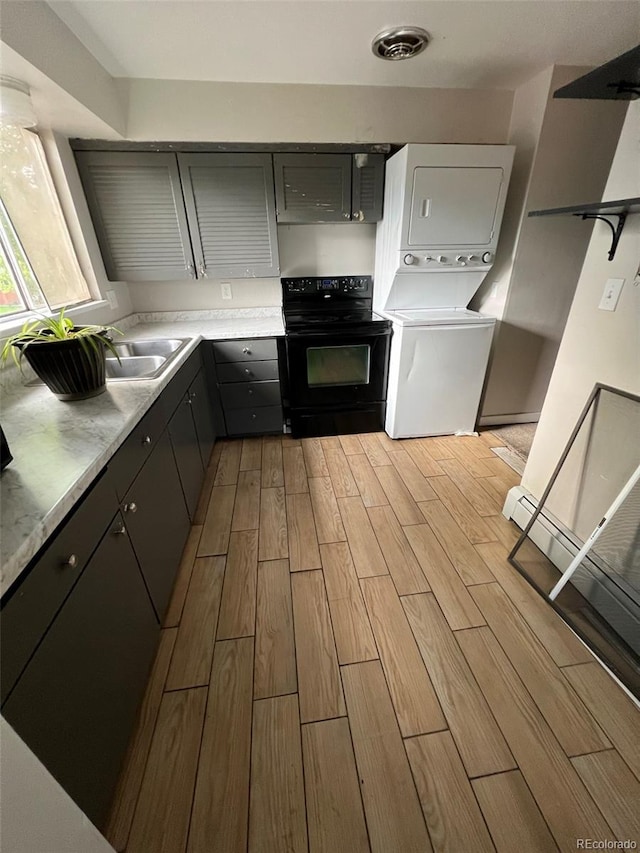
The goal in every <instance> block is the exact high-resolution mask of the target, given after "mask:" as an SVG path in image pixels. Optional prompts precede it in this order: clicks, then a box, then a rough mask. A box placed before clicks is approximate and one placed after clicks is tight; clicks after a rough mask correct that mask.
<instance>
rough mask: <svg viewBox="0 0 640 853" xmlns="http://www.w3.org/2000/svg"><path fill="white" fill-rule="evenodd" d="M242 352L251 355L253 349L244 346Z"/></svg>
mask: <svg viewBox="0 0 640 853" xmlns="http://www.w3.org/2000/svg"><path fill="white" fill-rule="evenodd" d="M242 352H243V353H244V354H245V355H251V350H250V349H249V347H242Z"/></svg>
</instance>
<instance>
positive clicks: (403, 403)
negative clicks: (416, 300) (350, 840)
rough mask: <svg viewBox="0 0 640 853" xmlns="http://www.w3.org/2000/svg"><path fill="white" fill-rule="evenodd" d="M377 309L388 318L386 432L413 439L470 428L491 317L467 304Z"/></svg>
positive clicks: (477, 401)
mask: <svg viewBox="0 0 640 853" xmlns="http://www.w3.org/2000/svg"><path fill="white" fill-rule="evenodd" d="M380 313H382V314H383V315H384V316H386V317H388V318H389V319H390V320H392V321H393V336H392V339H391V355H390V360H389V385H388V388H387V414H386V421H385V430H386V431H387V433H388V434H389V435H390V436H391V438H412V437H415V436H426V435H447V434H448V435H451V434H453V433H456V432H471V431H473V430H474V429H475V424H476V418H477V415H478V408H479V405H480V397H481V394H482V387H483V383H484V378H485V373H486V369H487V362H488V359H489V350H490V348H491V339H492V337H493V330H494V327H495V322H496V321H495V318H494V317H485V316H483V315H482V314H478V313H477V312H476V311H469V310H468V309H466V308H441V309H418V310H402V311H384V312H380Z"/></svg>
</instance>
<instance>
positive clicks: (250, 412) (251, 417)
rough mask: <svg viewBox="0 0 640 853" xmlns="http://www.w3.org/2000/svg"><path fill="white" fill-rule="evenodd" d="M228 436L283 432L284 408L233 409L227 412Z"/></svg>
mask: <svg viewBox="0 0 640 853" xmlns="http://www.w3.org/2000/svg"><path fill="white" fill-rule="evenodd" d="M224 417H225V420H226V422H227V433H228V435H248V434H250V433H260V434H261V433H265V432H282V407H281V406H263V407H262V408H255V409H232V410H231V411H229V412H225V416H224Z"/></svg>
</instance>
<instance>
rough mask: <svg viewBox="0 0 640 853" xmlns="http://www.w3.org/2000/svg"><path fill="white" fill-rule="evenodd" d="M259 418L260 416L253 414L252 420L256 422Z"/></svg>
mask: <svg viewBox="0 0 640 853" xmlns="http://www.w3.org/2000/svg"><path fill="white" fill-rule="evenodd" d="M257 417H258V416H257V415H256V414H255V413H254V414H252V415H251V420H252V421H255V419H256V418H257Z"/></svg>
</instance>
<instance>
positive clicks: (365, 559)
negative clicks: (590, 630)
mask: <svg viewBox="0 0 640 853" xmlns="http://www.w3.org/2000/svg"><path fill="white" fill-rule="evenodd" d="M498 443H499V442H498V441H496V439H495V438H494V437H493V436H492V435H491V434H490V433H484V434H483V435H482V436H481V437H480V438H472V437H468V438H438V439H436V438H432V439H412V440H405V441H391V440H390V439H389V438H388V437H387V436H386V435H385V434H375V435H361V436H342V437H340V438H326V439H304V440H303V441H301V442H300V441H296V440H293V439H290V438H264V439H260V438H258V439H247V440H244V441H240V440H238V441H224V442H220V443H218V444H217V445H216V448H215V450H214V454H213V456H212V460H211V464H210V466H209V471H208V474H207V480H206V483H205V487H204V490H203V494H202V498H201V503H200V508H199V510H198V516H197V518H196V521H197V524H196V525H195V526H194V527H193V529H192V531H191V536H190V538H189V541H188V543H187V546H186V549H185V553H184V557H183V561H182V565H181V568H180V572H179V576H178V579H177V583H176V587H175V591H174V595H173V600H172V602H171V606H170V608H169V612H168V614H167V618H166V622H165V626H164V629H163V631H162V637H161V641H160V647H159V651H158V656H157V659H156V662H155V665H154V669H153V672H152V674H151V678H150V682H149V686H148V691H147V695H146V699H145V703H144V706H143V708H142V712H141V717H140V721H139V725H138V729H137V733H136V736H135V739H134V744H133V746H132V748H131V750H130V755H129V758H128V761H127V764H126V767H125V770H124V772H123V775H122V778H121V781H120V787H119V791H118V795H117V797H116V800H115V804H114V809H113V814H112V817H111V820H110V824H109V827H108V830H107V837H108V838H109V840H110V841H111V842H112V844H113V845H114V846H115V847H116V849H117V850H125V849H126V851H127V853H185V851H186V852H187V853H247V851H248V853H303V851H310V853H366V852H367V851H372V853H427V851H430V850H432V849H433V850H436V851H450V853H474V851H483V853H484V851H493V850H497V851H499V853H502V851H504V853H513V851H523V853H533V852H534V851H550V850H557V849H558V848H559V849H560V850H563V851H564V850H566V851H573V850H575V849H576V847H577V839H580V838H584V839H591V840H592V841H594V842H602V841H613V840H619V841H624V840H626V839H632V840H634V841H640V824H639V815H640V782H639V781H638V778H639V776H640V737H639V719H640V717H639V715H638V713H637V710H636V708H635V706H634V705H633V704H632V702H631V701H630V700H629V699H628V698H627V696H626V695H625V694H624V693H623V691H622V690H620V689H619V688H618V687H617V685H616V684H615V683H614V682H613V681H612V680H611V679H610V677H609V676H608V674H607V673H606V672H605V671H604V670H603V669H602V668H601V667H600V665H599V664H598V663H596V662H594V659H593V657H592V656H591V654H590V653H589V651H587V650H586V649H585V647H584V646H583V645H582V644H581V643H580V642H579V641H578V640H577V638H576V637H575V636H574V635H573V634H572V632H571V631H570V630H569V629H568V627H567V626H566V625H565V624H564V622H562V620H561V619H560V618H559V617H558V616H557V615H556V614H555V613H554V611H553V610H552V609H551V608H550V607H549V606H547V604H546V603H545V602H544V601H543V600H542V599H541V598H540V597H539V596H538V595H537V594H536V593H535V592H534V591H533V589H531V587H529V585H528V584H527V583H526V582H525V581H524V580H523V579H522V578H521V577H520V575H518V573H517V572H516V571H515V570H514V569H513V568H512V567H511V566H510V565H509V563H508V562H507V560H506V556H507V553H508V550H509V548H510V547H511V545H512V543H513V542H514V541H515V538H516V535H517V531H516V528H515V527H514V526H513V525H512V524H511V523H510V522H508V521H506V520H505V519H504V518H503V517H502V515H501V514H500V510H501V507H502V505H503V501H504V497H505V495H506V492H507V491H508V489H509V488H510V486H512V485H513V484H514V483H515V482H517V475H515V474H514V472H513V471H511V469H510V468H508V467H507V466H506V465H505V464H504V463H503V462H502V461H501V460H500V459H498V458H497V457H496V456H495V455H494V454H493V453H492V452H491V445H492V444H493V445H496V444H498ZM158 535H159V536H161V535H162V531H161V530H159V531H158Z"/></svg>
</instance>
